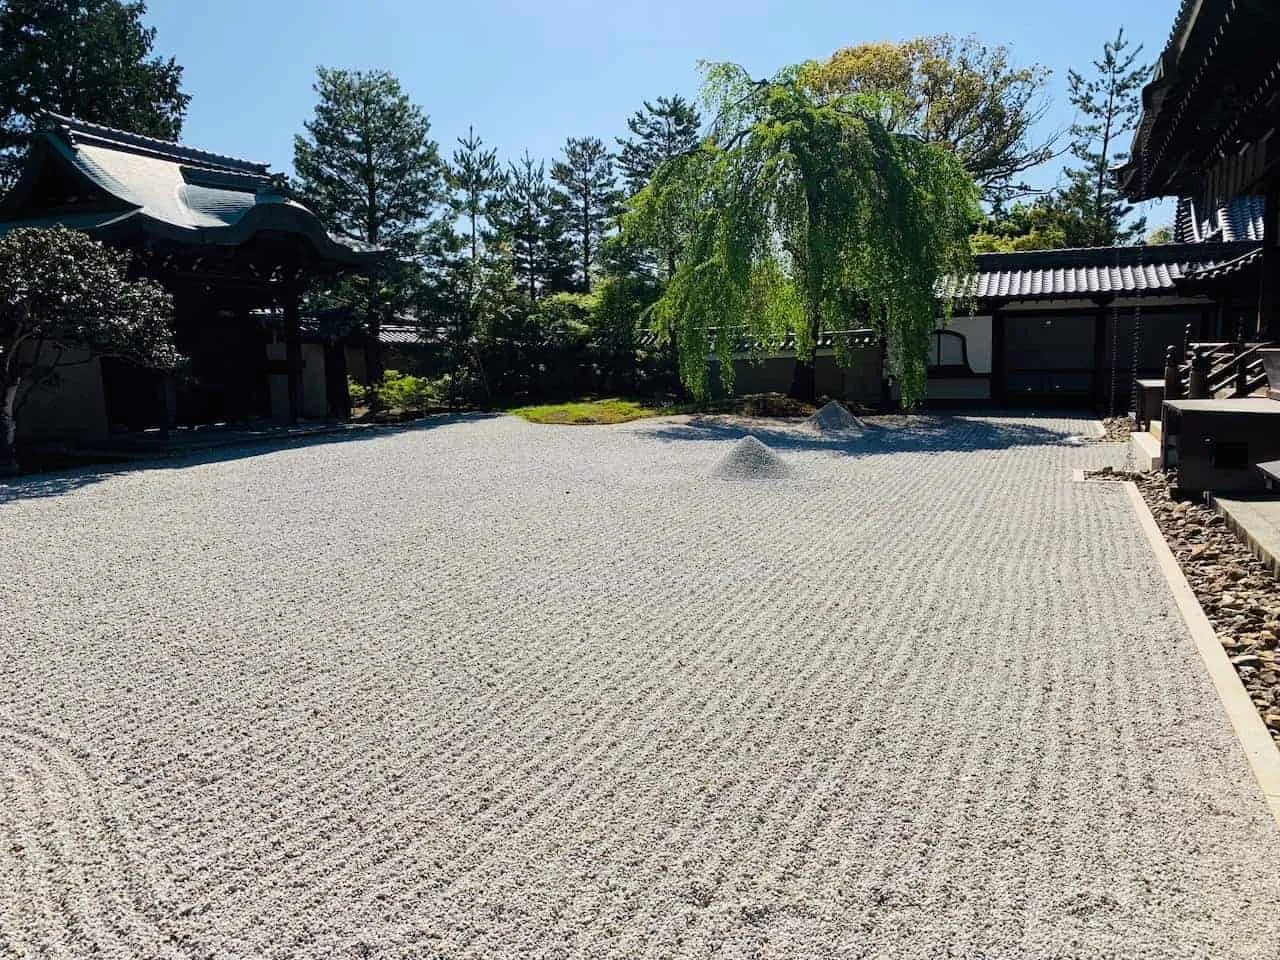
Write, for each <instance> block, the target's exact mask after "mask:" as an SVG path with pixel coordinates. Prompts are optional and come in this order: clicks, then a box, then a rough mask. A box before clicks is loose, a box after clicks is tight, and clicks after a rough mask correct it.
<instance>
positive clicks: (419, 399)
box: [378, 370, 449, 411]
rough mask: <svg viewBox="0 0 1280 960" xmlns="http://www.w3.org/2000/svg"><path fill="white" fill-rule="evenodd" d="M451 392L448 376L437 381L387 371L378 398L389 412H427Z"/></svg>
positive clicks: (383, 376) (396, 371)
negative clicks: (433, 403)
mask: <svg viewBox="0 0 1280 960" xmlns="http://www.w3.org/2000/svg"><path fill="white" fill-rule="evenodd" d="M448 392H449V378H448V376H447V375H446V376H444V377H440V378H439V379H437V380H428V379H427V378H426V377H415V376H414V375H413V374H410V373H400V371H398V370H387V371H385V372H384V373H383V375H382V383H381V384H380V385H379V386H378V397H379V399H380V400H381V402H382V406H383V407H384V408H385V409H388V410H414V411H421V410H426V409H427V408H428V407H430V406H431V404H432V402H436V401H442V400H443V399H444V398H445V397H446V396H447V395H448Z"/></svg>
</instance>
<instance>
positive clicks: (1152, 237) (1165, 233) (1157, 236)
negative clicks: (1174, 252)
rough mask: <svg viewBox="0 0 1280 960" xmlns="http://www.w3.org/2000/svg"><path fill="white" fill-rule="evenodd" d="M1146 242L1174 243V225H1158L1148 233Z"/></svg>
mask: <svg viewBox="0 0 1280 960" xmlns="http://www.w3.org/2000/svg"><path fill="white" fill-rule="evenodd" d="M1144 242H1146V243H1150V244H1160V243H1173V242H1174V236H1173V225H1172V224H1168V223H1166V224H1164V225H1163V226H1160V227H1156V228H1155V229H1154V230H1152V231H1151V232H1150V233H1148V234H1147V239H1146V240H1145V241H1144Z"/></svg>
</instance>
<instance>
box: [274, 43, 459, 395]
mask: <svg viewBox="0 0 1280 960" xmlns="http://www.w3.org/2000/svg"><path fill="white" fill-rule="evenodd" d="M315 90H316V93H317V94H318V95H319V102H318V103H317V104H316V108H315V116H314V117H313V118H312V119H311V120H309V121H308V122H307V123H306V124H304V126H305V129H306V135H305V136H302V135H298V136H295V137H294V138H293V166H294V170H295V171H296V173H297V181H296V184H295V185H296V188H297V190H298V192H299V194H300V195H301V196H302V198H303V200H304V202H305V203H307V205H308V206H310V207H311V209H312V210H314V211H315V213H316V214H317V215H318V216H319V217H320V219H321V220H323V221H324V223H325V224H326V225H327V226H328V227H329V229H330V230H333V231H334V232H336V233H338V234H340V235H342V236H345V237H348V238H350V239H353V240H356V241H361V242H364V243H370V244H374V245H377V246H381V247H386V248H389V249H391V250H393V251H395V253H396V254H397V255H398V256H397V258H396V259H395V260H389V261H388V262H387V263H386V264H385V265H384V266H383V267H382V268H381V269H380V270H379V271H378V272H377V273H376V275H373V276H367V277H359V278H355V279H353V280H351V281H349V282H348V283H347V284H346V285H345V286H344V288H343V289H342V290H341V291H339V292H338V293H337V296H338V298H339V299H343V300H348V301H354V302H356V303H359V304H360V305H361V307H362V312H363V316H364V323H365V328H366V329H365V334H366V344H367V346H366V352H365V355H366V370H365V375H366V380H367V382H368V383H370V384H371V385H376V384H379V383H381V382H382V350H381V346H380V344H379V333H380V331H381V328H382V325H383V323H384V322H386V321H388V320H390V319H392V318H393V317H395V316H396V315H397V314H398V313H399V312H401V311H403V310H405V309H407V307H408V305H409V303H410V302H411V300H412V298H413V297H414V296H415V295H416V293H417V290H416V287H417V285H418V282H419V280H420V279H421V270H420V269H418V266H419V265H420V264H422V263H423V262H425V261H429V260H431V259H433V258H434V259H439V258H440V257H441V256H442V254H443V248H444V246H445V245H446V241H447V239H448V225H447V221H446V219H445V217H444V216H443V202H444V200H445V199H446V195H445V180H444V165H443V164H442V162H441V160H440V151H439V146H438V145H437V144H436V142H435V141H434V140H432V139H431V136H430V132H431V122H430V120H428V118H427V116H426V114H424V113H423V112H422V110H421V109H420V108H419V107H418V106H417V105H416V104H415V103H413V101H411V100H410V99H409V97H408V96H407V95H406V94H405V93H404V91H403V90H402V89H401V87H400V82H399V81H398V80H397V79H396V78H395V77H394V76H392V75H391V74H389V73H387V72H385V71H373V72H367V73H366V72H363V71H350V70H334V69H328V68H325V67H321V68H320V69H319V71H318V73H317V80H316V85H315Z"/></svg>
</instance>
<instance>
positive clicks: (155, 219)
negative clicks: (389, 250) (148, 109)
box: [0, 113, 382, 264]
mask: <svg viewBox="0 0 1280 960" xmlns="http://www.w3.org/2000/svg"><path fill="white" fill-rule="evenodd" d="M46 165H56V166H58V167H60V168H62V169H65V170H66V171H68V172H69V173H71V174H72V175H73V176H75V177H76V178H78V179H79V180H81V181H82V182H84V183H85V184H86V186H87V187H88V188H89V189H88V190H87V191H85V192H86V194H92V195H93V196H96V197H99V198H101V197H102V195H104V194H105V195H106V197H105V202H106V203H108V204H109V205H110V206H111V207H112V208H113V217H112V219H111V220H110V221H108V222H104V223H102V224H98V225H96V227H92V228H90V229H96V230H97V231H98V232H99V233H105V229H106V228H107V227H110V229H111V230H112V231H114V232H115V233H116V234H120V235H131V234H132V233H133V232H141V233H142V234H143V235H144V236H147V237H158V238H161V239H164V240H170V241H176V242H178V243H181V244H185V245H188V246H199V245H224V246H237V245H239V244H242V243H245V242H246V241H248V240H249V239H250V238H251V237H253V236H254V235H255V234H257V233H258V232H260V231H278V232H284V233H292V234H300V235H302V236H304V237H306V238H307V239H308V240H309V241H311V243H312V245H313V246H314V247H315V249H316V250H317V251H318V252H319V253H320V254H321V255H322V256H324V257H326V258H330V259H332V260H334V261H337V262H345V263H351V264H354V263H362V262H366V261H367V260H369V259H370V258H373V257H379V256H381V255H382V251H380V250H378V249H377V248H372V247H370V246H369V245H367V244H360V243H357V242H352V241H349V240H347V239H346V238H341V237H335V236H333V235H331V234H329V233H328V232H327V231H326V230H325V229H324V227H323V226H322V225H321V223H320V221H319V220H318V219H317V218H316V216H315V214H314V213H312V212H311V211H310V210H308V209H307V208H306V207H304V206H303V205H302V204H300V203H298V202H297V201H296V200H294V199H293V198H292V197H291V196H290V195H289V191H288V189H287V187H286V184H285V180H284V178H283V177H281V176H277V175H273V174H272V173H271V172H270V171H269V169H268V167H267V165H266V164H263V163H255V162H253V161H249V160H239V159H236V158H235V157H227V156H223V155H221V154H216V153H209V152H207V151H204V150H196V149H193V148H191V147H187V146H184V145H182V144H179V143H171V142H169V141H166V140H157V139H156V138H154V137H145V136H141V135H140V134H135V133H130V132H128V131H125V130H113V129H112V128H110V127H104V126H101V125H99V124H95V123H86V122H84V121H82V120H76V119H74V118H72V117H64V116H61V115H59V114H52V113H50V114H45V115H44V116H43V118H42V129H41V132H40V134H39V138H38V141H37V144H36V148H35V149H33V151H32V153H31V155H30V156H29V157H28V161H27V170H26V171H25V172H24V175H23V178H22V179H21V180H20V181H19V182H18V184H17V185H16V186H15V187H14V189H13V191H11V193H10V194H9V195H8V196H7V197H5V199H4V202H3V205H2V206H0V232H4V231H5V230H9V229H13V228H14V227H17V226H26V225H31V224H33V223H35V222H36V221H38V220H41V219H48V218H49V217H50V216H54V217H55V218H56V219H57V220H58V222H62V221H63V220H64V219H68V218H72V217H76V216H83V212H82V211H81V210H80V209H74V210H69V211H65V210H60V211H57V213H56V214H53V215H51V214H49V213H48V212H46V211H45V210H43V209H39V208H38V205H37V206H36V207H32V206H31V205H29V204H28V201H27V198H28V197H29V195H30V191H31V188H32V187H31V185H32V184H33V183H34V182H35V179H36V178H37V176H38V174H39V171H40V170H41V169H43V168H44V167H45V166H46ZM103 202H104V200H103V199H99V200H97V201H96V203H94V204H90V209H91V210H97V209H101V207H102V204H103Z"/></svg>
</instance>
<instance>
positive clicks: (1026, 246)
mask: <svg viewBox="0 0 1280 960" xmlns="http://www.w3.org/2000/svg"><path fill="white" fill-rule="evenodd" d="M1080 236H1081V228H1080V225H1079V218H1078V217H1073V216H1072V215H1071V212H1070V211H1068V210H1065V209H1064V208H1063V206H1062V204H1061V203H1059V202H1058V201H1057V200H1056V199H1055V198H1053V197H1041V198H1039V199H1038V200H1036V202H1035V203H1015V204H1013V205H1012V206H1010V207H1008V208H1004V207H999V206H997V207H996V208H995V209H993V210H992V211H991V213H990V214H988V215H987V216H986V217H985V218H983V222H982V226H981V227H980V228H979V229H978V231H977V232H976V233H974V235H973V236H972V237H970V238H969V243H970V246H971V247H972V248H973V252H974V253H1012V252H1014V251H1017V250H1056V249H1060V248H1062V247H1069V246H1074V245H1076V244H1075V243H1073V241H1077V242H1078V241H1079V239H1080Z"/></svg>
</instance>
